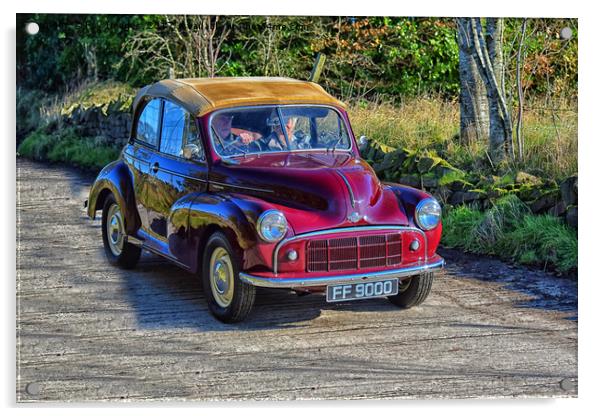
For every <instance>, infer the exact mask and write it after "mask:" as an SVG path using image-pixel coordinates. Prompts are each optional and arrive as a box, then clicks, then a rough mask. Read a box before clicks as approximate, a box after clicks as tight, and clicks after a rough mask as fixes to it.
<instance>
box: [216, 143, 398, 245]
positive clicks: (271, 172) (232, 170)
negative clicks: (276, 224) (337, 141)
mask: <svg viewBox="0 0 602 416" xmlns="http://www.w3.org/2000/svg"><path fill="white" fill-rule="evenodd" d="M209 179H210V184H211V186H212V189H214V190H223V191H228V192H232V193H237V194H244V195H248V196H249V197H252V198H260V199H262V200H264V201H267V202H269V203H270V204H271V205H273V206H274V208H277V209H280V210H282V211H283V212H284V213H285V215H286V217H287V220H288V222H289V224H290V225H291V226H292V227H293V229H294V232H295V233H296V234H299V233H304V232H309V231H317V230H322V229H328V228H338V227H344V226H353V225H368V224H370V225H374V224H386V225H407V224H408V219H407V216H406V214H405V212H404V210H403V207H402V205H401V204H400V203H399V201H398V199H397V197H396V196H395V194H394V193H393V192H391V191H390V190H389V189H388V188H387V187H386V186H383V185H382V184H381V183H380V181H379V180H378V178H377V176H376V174H375V173H374V171H373V170H372V168H371V167H370V166H369V165H368V164H367V163H366V162H365V161H363V160H361V159H359V158H356V157H355V156H354V155H351V154H349V153H338V152H337V153H332V152H331V153H316V152H307V153H303V152H299V153H275V154H268V155H266V154H262V155H250V156H247V157H239V158H236V159H230V160H227V161H220V162H218V163H216V164H215V165H214V166H213V169H212V170H211V174H210V178H209Z"/></svg>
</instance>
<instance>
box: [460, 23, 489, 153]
mask: <svg viewBox="0 0 602 416" xmlns="http://www.w3.org/2000/svg"><path fill="white" fill-rule="evenodd" d="M467 23H468V19H458V25H464V26H463V27H462V30H460V29H459V30H458V31H457V33H458V39H457V41H458V52H459V56H458V58H459V74H460V139H461V141H462V142H463V143H470V142H472V141H475V140H476V141H483V140H485V139H486V138H487V137H488V130H489V114H488V111H489V106H488V104H487V93H486V90H485V85H484V84H483V80H482V79H481V76H480V75H479V71H478V69H477V64H476V62H475V60H474V58H473V56H472V52H471V50H470V46H469V43H468V39H467V37H466V36H463V35H462V34H463V33H469V30H470V28H469V25H468V24H467Z"/></svg>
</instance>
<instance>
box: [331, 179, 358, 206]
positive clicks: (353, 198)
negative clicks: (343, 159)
mask: <svg viewBox="0 0 602 416" xmlns="http://www.w3.org/2000/svg"><path fill="white" fill-rule="evenodd" d="M335 172H336V173H337V174H338V175H339V176H340V177H341V179H343V182H345V186H346V187H347V191H349V198H350V199H351V208H355V204H356V200H355V195H354V194H353V189H352V188H351V184H350V183H349V180H348V179H347V177H346V176H345V175H344V174H343V173H342V172H340V171H339V170H335Z"/></svg>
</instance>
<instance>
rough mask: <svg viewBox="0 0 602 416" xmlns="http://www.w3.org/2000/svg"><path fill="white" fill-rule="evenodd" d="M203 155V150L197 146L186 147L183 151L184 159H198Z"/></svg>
mask: <svg viewBox="0 0 602 416" xmlns="http://www.w3.org/2000/svg"><path fill="white" fill-rule="evenodd" d="M200 153H201V149H200V148H199V146H197V145H196V144H187V145H184V148H183V149H182V156H183V157H184V159H198V158H199V155H200Z"/></svg>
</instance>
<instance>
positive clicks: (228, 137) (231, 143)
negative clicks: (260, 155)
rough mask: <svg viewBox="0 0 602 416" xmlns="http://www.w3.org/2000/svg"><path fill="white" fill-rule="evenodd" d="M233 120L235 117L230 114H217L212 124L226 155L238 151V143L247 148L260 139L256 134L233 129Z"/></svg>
mask: <svg viewBox="0 0 602 416" xmlns="http://www.w3.org/2000/svg"><path fill="white" fill-rule="evenodd" d="M232 118H233V116H232V115H230V114H224V113H222V114H217V115H216V116H215V117H214V119H213V123H212V126H213V128H214V131H215V134H216V135H217V136H218V142H219V145H220V147H222V148H223V150H224V151H225V152H226V153H228V152H235V151H236V144H235V143H236V142H237V141H239V143H240V144H242V145H245V146H246V145H248V144H249V143H251V142H253V141H255V140H256V139H257V138H258V137H256V136H258V135H257V134H256V133H252V132H250V131H246V130H243V129H236V128H232Z"/></svg>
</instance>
